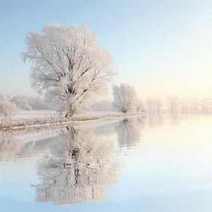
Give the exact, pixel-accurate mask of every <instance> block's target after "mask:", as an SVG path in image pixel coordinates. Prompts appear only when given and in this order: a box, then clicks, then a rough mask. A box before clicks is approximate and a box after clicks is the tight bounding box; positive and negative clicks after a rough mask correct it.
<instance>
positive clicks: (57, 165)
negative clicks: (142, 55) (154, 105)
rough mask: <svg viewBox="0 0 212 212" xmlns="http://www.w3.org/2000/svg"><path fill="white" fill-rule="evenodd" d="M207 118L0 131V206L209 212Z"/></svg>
mask: <svg viewBox="0 0 212 212" xmlns="http://www.w3.org/2000/svg"><path fill="white" fill-rule="evenodd" d="M211 200H212V117H210V116H208V117H207V116H194V117H181V118H179V117H169V118H167V117H166V118H164V117H162V116H151V117H148V118H145V119H143V118H140V119H129V120H124V121H111V122H109V121H108V122H106V123H95V122H93V121H92V122H88V123H87V124H85V125H84V126H80V125H79V126H68V127H65V128H60V129H40V130H36V131H35V130H34V131H33V130H30V131H26V132H16V133H8V132H4V133H3V132H1V133H0V211H1V212H13V211H20V212H28V211H31V212H46V211H51V212H66V211H75V212H81V211H83V212H84V211H86V212H87V211H90V212H97V211H98V212H99V211H101V212H108V211H110V212H113V211H114V212H118V211H121V212H125V211H129V212H134V211H136V212H137V211H144V212H172V211H173V212H175V211H176V212H179V211H180V212H194V211H195V212H200V211H201V212H211V211H212V204H211Z"/></svg>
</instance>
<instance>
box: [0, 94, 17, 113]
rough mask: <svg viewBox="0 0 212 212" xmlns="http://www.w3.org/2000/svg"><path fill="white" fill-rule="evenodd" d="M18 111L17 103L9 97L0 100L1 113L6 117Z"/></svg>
mask: <svg viewBox="0 0 212 212" xmlns="http://www.w3.org/2000/svg"><path fill="white" fill-rule="evenodd" d="M15 111H16V105H15V104H14V103H12V102H11V101H9V100H8V99H7V98H4V99H2V100H0V115H3V116H5V117H7V116H9V115H11V114H12V113H13V112H15Z"/></svg>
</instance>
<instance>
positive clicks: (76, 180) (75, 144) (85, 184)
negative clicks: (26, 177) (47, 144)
mask: <svg viewBox="0 0 212 212" xmlns="http://www.w3.org/2000/svg"><path fill="white" fill-rule="evenodd" d="M61 146H62V148H61ZM58 147H59V148H58ZM114 148H115V146H114V142H112V141H111V142H110V140H106V139H102V138H101V139H97V136H96V135H95V133H94V132H93V131H91V130H90V131H89V130H87V129H75V128H73V127H68V128H67V133H66V134H64V135H63V142H58V145H55V146H54V148H53V150H52V151H51V152H52V154H51V155H50V156H48V157H46V158H45V159H43V160H42V161H41V163H40V164H39V167H38V170H39V171H38V174H39V176H40V178H41V183H40V184H39V185H37V186H36V193H37V200H38V201H52V202H55V203H58V204H66V203H74V202H81V201H89V200H98V199H102V198H103V196H104V190H105V186H106V185H109V184H113V183H115V182H116V179H117V176H118V173H117V167H118V166H117V160H115V159H114V156H115V151H114ZM57 149H58V151H57Z"/></svg>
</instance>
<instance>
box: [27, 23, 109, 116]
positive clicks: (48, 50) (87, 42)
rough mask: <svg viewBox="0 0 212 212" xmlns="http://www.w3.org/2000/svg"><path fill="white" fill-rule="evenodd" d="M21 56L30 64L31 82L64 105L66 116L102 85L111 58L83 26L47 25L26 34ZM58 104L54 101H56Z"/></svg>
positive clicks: (51, 98)
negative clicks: (24, 46) (40, 29)
mask: <svg viewBox="0 0 212 212" xmlns="http://www.w3.org/2000/svg"><path fill="white" fill-rule="evenodd" d="M24 59H25V60H29V61H30V62H31V64H32V85H33V87H35V88H36V89H37V90H38V91H40V92H41V93H43V94H44V95H45V96H46V97H48V99H50V100H52V101H54V102H56V103H59V104H60V105H62V106H64V109H65V111H66V116H71V115H73V113H74V112H75V111H76V110H78V109H79V108H81V107H82V106H83V105H85V104H86V103H87V102H88V99H90V100H92V101H94V98H90V97H91V96H92V95H93V94H98V93H99V91H100V90H102V88H106V82H107V81H108V79H109V78H110V77H111V73H112V72H111V57H110V55H109V54H108V52H107V51H105V50H104V49H103V48H101V47H100V46H99V44H98V42H97V40H96V37H95V34H94V33H92V32H90V31H89V30H88V29H87V28H85V27H63V26H48V27H45V28H44V29H43V31H42V32H40V33H30V34H29V35H28V36H27V50H26V52H25V53H24ZM57 105H58V104H57Z"/></svg>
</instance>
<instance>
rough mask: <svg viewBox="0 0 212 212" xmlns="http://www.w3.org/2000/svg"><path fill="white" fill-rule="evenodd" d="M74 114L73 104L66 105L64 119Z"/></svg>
mask: <svg viewBox="0 0 212 212" xmlns="http://www.w3.org/2000/svg"><path fill="white" fill-rule="evenodd" d="M74 113H75V110H74V107H73V104H67V105H66V113H65V118H71V117H72V116H73V115H74Z"/></svg>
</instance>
